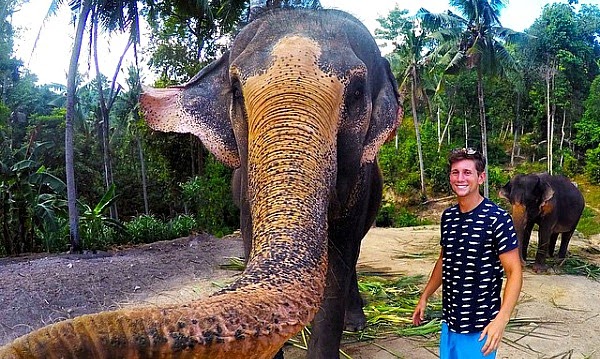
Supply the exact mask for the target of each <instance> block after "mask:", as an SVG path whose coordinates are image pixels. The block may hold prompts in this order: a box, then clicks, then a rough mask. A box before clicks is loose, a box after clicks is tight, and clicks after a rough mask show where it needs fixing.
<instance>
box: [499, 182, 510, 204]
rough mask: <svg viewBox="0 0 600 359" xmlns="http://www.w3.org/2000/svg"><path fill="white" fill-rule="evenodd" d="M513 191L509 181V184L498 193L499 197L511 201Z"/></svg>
mask: <svg viewBox="0 0 600 359" xmlns="http://www.w3.org/2000/svg"><path fill="white" fill-rule="evenodd" d="M511 189H512V184H511V182H510V181H508V183H507V184H505V185H504V187H502V188H500V191H498V196H499V197H500V198H504V199H506V200H508V201H510V191H511Z"/></svg>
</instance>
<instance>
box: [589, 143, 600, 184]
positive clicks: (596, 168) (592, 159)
mask: <svg viewBox="0 0 600 359" xmlns="http://www.w3.org/2000/svg"><path fill="white" fill-rule="evenodd" d="M585 163H586V164H585V174H586V175H587V176H588V178H589V180H590V181H591V182H592V183H595V184H600V146H598V147H596V148H594V149H591V150H587V152H586V153H585Z"/></svg>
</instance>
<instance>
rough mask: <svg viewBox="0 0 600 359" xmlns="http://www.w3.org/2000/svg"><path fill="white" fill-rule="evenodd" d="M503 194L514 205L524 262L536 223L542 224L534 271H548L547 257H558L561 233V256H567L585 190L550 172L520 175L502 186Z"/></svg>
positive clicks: (559, 255)
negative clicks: (556, 251) (580, 189)
mask: <svg viewBox="0 0 600 359" xmlns="http://www.w3.org/2000/svg"><path fill="white" fill-rule="evenodd" d="M499 195H500V197H503V198H505V199H507V200H508V201H509V202H510V203H511V205H512V215H513V221H514V224H515V230H516V232H517V237H518V239H519V247H520V248H521V259H522V261H523V263H525V260H526V259H527V247H528V246H529V237H530V236H531V231H532V229H533V226H534V224H537V225H538V227H539V232H538V249H537V253H536V256H535V263H534V265H533V269H534V271H536V272H543V271H545V270H546V265H545V261H546V256H550V257H552V256H554V249H555V246H556V241H557V239H558V235H559V234H562V235H561V242H560V249H559V251H558V258H559V259H564V258H565V257H566V254H567V246H568V245H569V241H570V240H571V236H572V235H573V232H574V231H575V228H576V227H577V223H578V222H579V218H580V217H581V213H582V212H583V208H584V206H585V201H584V199H583V195H582V194H581V191H579V189H578V188H577V187H576V186H575V185H574V184H573V183H572V182H571V181H570V180H569V179H568V178H567V177H565V176H562V175H549V174H547V173H539V174H519V175H516V176H514V177H513V178H512V179H511V180H510V181H509V182H508V183H507V184H506V185H505V186H504V187H502V188H501V189H500V192H499Z"/></svg>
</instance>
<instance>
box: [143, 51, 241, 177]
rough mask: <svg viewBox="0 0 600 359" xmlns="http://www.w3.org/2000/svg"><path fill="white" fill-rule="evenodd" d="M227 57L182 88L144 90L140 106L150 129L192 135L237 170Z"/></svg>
mask: <svg viewBox="0 0 600 359" xmlns="http://www.w3.org/2000/svg"><path fill="white" fill-rule="evenodd" d="M228 55H229V54H228V53H226V54H225V55H223V56H222V57H221V58H220V59H219V60H217V61H215V62H213V63H211V64H210V65H208V66H206V67H205V68H204V69H202V71H200V72H199V73H198V74H197V75H196V76H194V77H193V78H192V79H191V80H190V81H189V82H188V83H186V84H185V85H183V86H177V87H170V88H165V89H155V88H150V87H144V89H143V93H142V95H141V96H140V106H141V108H142V112H143V113H144V118H145V120H146V123H148V125H149V126H150V127H151V128H152V129H154V130H157V131H162V132H178V133H191V134H194V135H196V136H197V137H198V138H200V140H201V141H202V143H203V144H204V145H205V146H206V148H207V149H208V150H209V151H210V152H211V153H212V154H214V155H215V157H217V159H219V160H220V161H221V162H223V163H225V164H226V165H228V166H231V167H239V165H240V158H239V154H238V150H237V145H236V141H235V136H234V134H233V128H232V125H231V120H230V118H229V96H227V93H228V91H229V90H228V89H229V62H228V58H229V56H228Z"/></svg>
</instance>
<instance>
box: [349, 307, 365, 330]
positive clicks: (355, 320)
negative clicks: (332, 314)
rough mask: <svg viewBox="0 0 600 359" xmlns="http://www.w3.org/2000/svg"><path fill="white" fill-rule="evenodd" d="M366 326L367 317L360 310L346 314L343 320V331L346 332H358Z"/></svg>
mask: <svg viewBox="0 0 600 359" xmlns="http://www.w3.org/2000/svg"><path fill="white" fill-rule="evenodd" d="M366 326H367V317H365V313H363V311H362V309H361V310H360V311H359V312H354V313H351V312H346V316H345V318H344V330H345V331H347V332H359V331H361V330H363V329H365V327H366Z"/></svg>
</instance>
